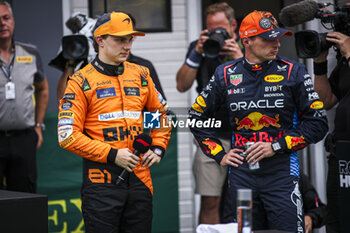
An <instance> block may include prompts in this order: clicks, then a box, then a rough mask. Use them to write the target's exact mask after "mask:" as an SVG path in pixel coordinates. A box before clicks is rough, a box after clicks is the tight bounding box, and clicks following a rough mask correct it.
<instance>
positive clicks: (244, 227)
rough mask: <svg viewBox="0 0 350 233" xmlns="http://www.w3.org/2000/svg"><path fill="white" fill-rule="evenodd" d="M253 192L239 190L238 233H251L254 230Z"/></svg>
mask: <svg viewBox="0 0 350 233" xmlns="http://www.w3.org/2000/svg"><path fill="white" fill-rule="evenodd" d="M252 206H253V204H252V190H251V189H238V190H237V223H238V231H237V232H238V233H250V232H251V229H252Z"/></svg>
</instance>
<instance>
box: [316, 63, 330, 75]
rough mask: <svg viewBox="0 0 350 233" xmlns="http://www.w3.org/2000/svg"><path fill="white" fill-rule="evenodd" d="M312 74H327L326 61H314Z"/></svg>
mask: <svg viewBox="0 0 350 233" xmlns="http://www.w3.org/2000/svg"><path fill="white" fill-rule="evenodd" d="M314 74H315V75H324V74H327V61H324V62H320V63H318V62H314Z"/></svg>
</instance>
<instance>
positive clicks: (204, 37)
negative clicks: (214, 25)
mask: <svg viewBox="0 0 350 233" xmlns="http://www.w3.org/2000/svg"><path fill="white" fill-rule="evenodd" d="M207 34H208V29H205V30H203V31H202V32H201V34H200V36H199V38H198V41H197V44H196V47H195V50H196V52H197V53H199V54H202V53H203V52H204V51H203V45H204V42H205V41H206V40H208V39H209V37H208V35H207Z"/></svg>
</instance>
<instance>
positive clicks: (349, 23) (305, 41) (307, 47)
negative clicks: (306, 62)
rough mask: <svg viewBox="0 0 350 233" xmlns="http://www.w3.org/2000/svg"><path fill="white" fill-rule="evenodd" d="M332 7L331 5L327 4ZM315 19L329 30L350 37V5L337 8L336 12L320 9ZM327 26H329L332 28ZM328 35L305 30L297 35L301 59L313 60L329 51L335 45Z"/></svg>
mask: <svg viewBox="0 0 350 233" xmlns="http://www.w3.org/2000/svg"><path fill="white" fill-rule="evenodd" d="M326 5H330V3H326ZM315 18H319V19H320V20H321V24H322V26H323V27H324V28H326V29H328V30H334V31H338V32H341V33H343V34H345V35H348V36H349V35H350V5H344V6H342V7H337V6H335V12H330V11H328V10H325V9H319V11H318V12H317V14H316V17H315ZM326 24H329V25H330V27H329V26H328V27H327V25H326ZM326 36H327V33H318V32H316V31H313V30H304V31H299V32H296V33H295V47H296V50H297V55H298V57H300V58H312V57H317V56H318V55H320V53H321V52H322V51H325V50H327V49H329V48H330V47H331V46H332V45H333V43H331V42H329V41H327V40H326Z"/></svg>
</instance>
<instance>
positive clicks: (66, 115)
mask: <svg viewBox="0 0 350 233" xmlns="http://www.w3.org/2000/svg"><path fill="white" fill-rule="evenodd" d="M58 118H74V112H70V111H63V112H60V113H59V115H58Z"/></svg>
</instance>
